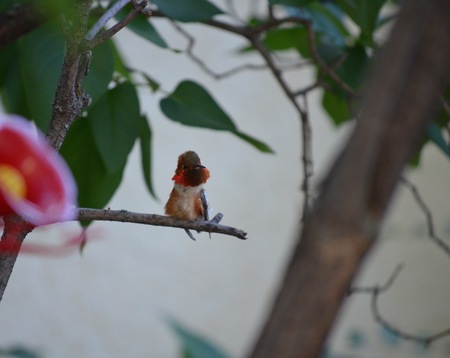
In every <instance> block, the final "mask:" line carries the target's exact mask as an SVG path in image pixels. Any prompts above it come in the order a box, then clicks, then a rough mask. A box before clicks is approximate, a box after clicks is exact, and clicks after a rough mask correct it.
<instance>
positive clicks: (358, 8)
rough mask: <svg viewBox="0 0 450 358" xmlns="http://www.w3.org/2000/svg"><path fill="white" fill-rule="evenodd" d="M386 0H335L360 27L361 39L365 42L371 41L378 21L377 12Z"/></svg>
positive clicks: (368, 43) (369, 42)
mask: <svg viewBox="0 0 450 358" xmlns="http://www.w3.org/2000/svg"><path fill="white" fill-rule="evenodd" d="M385 2H386V0H370V1H367V0H337V1H336V3H337V5H339V6H340V7H341V8H342V9H343V10H344V12H345V13H346V14H347V15H348V16H349V17H350V18H351V19H352V20H353V21H354V22H355V24H356V25H358V26H359V27H360V29H361V39H362V40H363V41H364V42H365V43H366V44H367V45H371V44H372V43H373V32H374V31H375V29H376V25H377V22H378V14H379V12H380V9H381V8H382V6H383V5H384V3H385Z"/></svg>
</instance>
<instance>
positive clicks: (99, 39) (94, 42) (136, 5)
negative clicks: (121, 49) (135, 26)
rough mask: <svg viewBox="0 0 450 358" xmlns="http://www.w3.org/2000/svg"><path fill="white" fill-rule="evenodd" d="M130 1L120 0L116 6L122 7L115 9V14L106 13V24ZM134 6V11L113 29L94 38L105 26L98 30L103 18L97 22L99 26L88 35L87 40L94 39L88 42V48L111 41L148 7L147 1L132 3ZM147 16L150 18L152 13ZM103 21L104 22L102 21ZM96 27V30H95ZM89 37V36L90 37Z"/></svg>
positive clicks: (147, 13)
mask: <svg viewBox="0 0 450 358" xmlns="http://www.w3.org/2000/svg"><path fill="white" fill-rule="evenodd" d="M123 2H125V3H124V4H122V3H123ZM128 2H129V0H119V1H118V2H117V3H116V4H115V5H117V4H119V5H121V7H119V6H117V9H115V12H111V13H109V14H108V13H105V15H107V14H108V16H107V18H106V22H107V21H108V20H109V19H111V18H112V17H113V16H114V15H116V13H117V12H118V11H119V10H120V9H121V8H122V7H123V6H125V5H126V3H128ZM132 4H133V8H132V10H131V11H130V12H129V13H128V14H127V15H126V16H125V17H124V18H123V19H122V20H120V21H119V22H118V23H117V24H115V25H114V26H112V27H111V28H109V29H108V30H106V31H104V32H102V33H101V34H100V35H98V36H97V37H93V36H95V34H96V33H98V31H100V29H101V28H102V27H103V25H104V24H103V25H102V26H101V27H100V28H99V29H97V24H102V23H103V21H105V20H102V18H103V16H102V18H100V19H99V21H98V22H97V24H95V25H94V26H93V27H92V28H91V30H90V31H89V32H91V31H92V33H88V34H87V35H86V40H89V39H90V38H92V39H91V40H90V41H88V43H87V48H89V49H92V48H94V47H96V46H98V45H100V44H101V43H103V42H105V41H106V40H108V39H110V38H111V37H112V36H114V35H115V34H116V33H117V32H119V31H120V30H122V29H123V28H124V27H125V26H127V25H128V24H129V23H130V22H132V21H133V20H134V19H135V18H136V17H137V16H138V15H139V14H140V13H142V11H144V9H145V7H146V6H147V0H143V1H141V2H140V3H137V2H135V1H132ZM111 9H113V8H111ZM111 9H110V10H111ZM145 14H146V15H147V16H149V15H150V14H151V13H149V12H145ZM100 20H102V21H100ZM106 22H105V23H106ZM94 27H95V28H94ZM88 35H89V36H88Z"/></svg>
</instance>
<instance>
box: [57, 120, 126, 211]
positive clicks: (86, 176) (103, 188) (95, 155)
mask: <svg viewBox="0 0 450 358" xmlns="http://www.w3.org/2000/svg"><path fill="white" fill-rule="evenodd" d="M93 121H95V118H80V119H78V120H77V121H75V123H74V124H73V125H72V128H71V129H70V131H69V133H68V135H67V138H66V140H65V141H64V143H63V145H62V147H61V154H62V155H63V157H64V159H65V160H66V161H67V163H68V165H69V167H70V169H71V170H72V173H73V175H74V177H75V180H76V182H77V186H78V205H79V206H80V207H88V208H104V207H105V206H106V204H107V203H108V202H109V200H110V199H111V198H112V196H113V194H114V193H115V191H116V189H117V188H118V186H119V184H120V182H121V180H122V175H123V170H124V168H125V163H123V164H122V166H121V167H119V168H118V169H117V170H116V171H114V172H111V171H108V169H107V168H106V166H105V164H104V162H103V159H102V156H101V154H100V152H99V150H98V148H97V145H96V143H95V139H94V135H93V131H92V128H91V123H92V122H93Z"/></svg>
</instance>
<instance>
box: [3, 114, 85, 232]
mask: <svg viewBox="0 0 450 358" xmlns="http://www.w3.org/2000/svg"><path fill="white" fill-rule="evenodd" d="M36 132H37V131H36V129H35V127H34V126H33V125H32V124H31V123H30V122H28V121H26V120H25V119H23V118H21V117H19V116H15V115H2V114H0V216H3V215H7V214H12V213H16V214H18V215H20V216H22V217H23V218H24V219H26V220H27V221H29V222H30V223H32V224H34V225H37V226H39V225H45V224H50V223H54V222H59V221H66V220H71V219H73V218H75V215H76V212H75V207H76V184H75V180H74V179H73V176H72V173H71V172H70V170H69V168H68V166H67V165H66V163H65V162H64V160H63V159H62V158H61V157H60V156H59V154H58V153H56V152H55V151H54V150H53V149H52V148H51V147H50V146H49V145H48V144H47V141H46V140H45V138H44V136H43V135H42V134H41V133H36Z"/></svg>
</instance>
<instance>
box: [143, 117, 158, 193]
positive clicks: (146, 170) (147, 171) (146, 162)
mask: <svg viewBox="0 0 450 358" xmlns="http://www.w3.org/2000/svg"><path fill="white" fill-rule="evenodd" d="M139 142H140V145H141V163H142V173H143V175H144V180H145V184H146V185H147V189H148V191H149V192H150V194H151V195H152V196H153V198H155V199H157V197H156V194H155V191H154V189H153V184H152V178H151V173H152V150H151V144H152V131H151V129H150V126H149V124H148V119H147V117H146V116H141V117H140V121H139Z"/></svg>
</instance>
